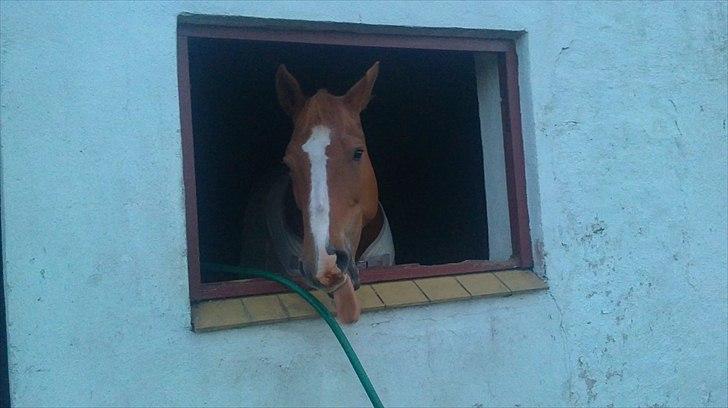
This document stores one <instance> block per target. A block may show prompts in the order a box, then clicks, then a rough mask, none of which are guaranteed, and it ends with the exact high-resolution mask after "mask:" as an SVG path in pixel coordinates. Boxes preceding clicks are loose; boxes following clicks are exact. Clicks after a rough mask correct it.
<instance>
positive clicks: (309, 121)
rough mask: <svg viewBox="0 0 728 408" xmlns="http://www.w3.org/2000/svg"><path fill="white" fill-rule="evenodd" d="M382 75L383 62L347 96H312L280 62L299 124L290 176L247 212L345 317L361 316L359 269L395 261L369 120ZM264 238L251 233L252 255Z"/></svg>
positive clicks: (279, 79) (289, 110)
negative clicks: (365, 120) (365, 121)
mask: <svg viewBox="0 0 728 408" xmlns="http://www.w3.org/2000/svg"><path fill="white" fill-rule="evenodd" d="M378 73H379V62H376V63H375V64H374V65H372V67H371V68H369V69H368V70H367V71H366V73H365V75H364V76H363V77H362V78H361V79H360V80H359V81H358V82H357V83H356V84H354V85H353V86H352V87H351V88H350V89H349V90H348V91H347V92H346V93H345V94H344V95H341V96H336V95H332V94H331V93H329V92H328V91H327V90H326V89H319V90H318V91H317V92H316V93H315V94H314V95H313V96H311V97H306V96H305V95H304V94H303V92H302V90H301V87H300V85H299V83H298V81H297V80H296V78H294V76H293V75H291V73H290V72H289V71H288V70H287V68H286V67H285V65H280V66H279V67H278V69H277V71H276V75H275V88H276V94H277V97H278V102H279V104H280V106H281V108H282V109H283V110H284V111H285V113H286V114H287V115H288V116H289V117H290V119H291V120H292V123H293V133H292V135H291V138H290V141H289V142H288V144H287V146H286V149H285V154H284V157H283V159H282V162H283V164H284V165H285V167H286V168H287V174H283V175H281V176H280V177H277V178H276V179H275V180H274V181H273V182H272V183H270V184H269V185H268V186H267V189H266V190H267V192H266V195H265V198H264V199H260V198H257V199H254V200H252V201H253V205H254V206H255V205H257V206H258V210H257V211H254V210H250V209H249V210H248V211H246V215H245V217H244V219H246V220H247V223H248V224H251V223H255V222H258V223H261V224H262V223H264V224H265V228H264V229H265V231H266V233H267V236H268V238H269V240H270V242H271V243H272V245H271V246H272V247H273V250H274V251H273V252H274V253H275V256H276V258H277V260H278V265H277V266H279V267H281V268H282V270H283V271H285V272H287V273H288V274H293V275H298V276H300V277H302V278H303V280H304V281H305V282H306V283H307V284H309V285H310V286H312V287H315V288H319V289H323V290H324V291H326V292H327V293H328V294H329V296H331V297H333V299H334V304H335V307H336V314H337V317H338V318H339V320H340V321H342V322H344V323H353V322H355V321H357V320H358V318H359V315H360V313H361V306H360V304H359V301H358V298H357V297H356V294H355V293H354V291H355V290H356V289H358V288H359V285H360V277H359V267H360V266H390V265H393V264H394V262H395V260H394V245H393V240H392V233H391V229H390V228H389V221H388V220H387V217H386V214H385V213H384V209H383V207H382V205H381V203H380V202H379V189H378V187H377V179H376V176H375V173H374V168H373V166H372V163H371V160H370V156H369V151H368V150H367V146H366V138H365V135H364V131H363V129H362V124H361V112H362V111H363V110H364V109H365V108H366V106H367V105H368V103H369V101H370V99H371V94H372V89H373V87H374V83H375V81H376V78H377V75H378ZM261 211H262V212H264V213H265V216H264V217H263V218H264V221H261V217H259V216H258V215H259V213H260V212H261ZM256 212H257V213H258V214H254V213H256ZM244 235H245V234H244ZM248 236H249V237H250V236H251V235H250V234H248ZM259 242H261V240H260V239H259V237H255V238H249V239H247V241H246V240H244V242H243V245H244V247H245V246H246V245H247V246H248V248H247V252H248V253H250V252H251V249H250V246H251V245H255V244H256V243H259ZM244 250H245V248H244ZM261 252H265V251H261ZM265 256H266V255H263V257H265ZM266 267H268V268H271V265H270V263H266Z"/></svg>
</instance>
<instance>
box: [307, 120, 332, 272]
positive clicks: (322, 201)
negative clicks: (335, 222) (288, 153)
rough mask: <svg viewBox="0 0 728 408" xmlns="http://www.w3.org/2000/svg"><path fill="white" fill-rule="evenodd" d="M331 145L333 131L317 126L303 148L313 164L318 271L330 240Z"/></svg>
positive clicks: (311, 213) (312, 217)
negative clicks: (327, 166) (328, 154)
mask: <svg viewBox="0 0 728 408" xmlns="http://www.w3.org/2000/svg"><path fill="white" fill-rule="evenodd" d="M329 143H331V129H329V128H327V127H325V126H316V127H314V128H313V129H312V131H311V136H309V138H308V141H306V143H304V144H303V146H301V147H302V148H303V151H304V152H306V153H307V154H308V160H309V162H310V163H311V194H309V201H308V212H309V216H310V219H309V225H310V226H311V233H312V234H313V242H314V245H315V247H316V263H317V270H319V271H320V270H322V268H323V265H322V264H323V262H324V260H325V259H326V258H325V257H326V255H327V253H326V242H327V241H328V240H329V183H328V177H327V174H326V161H327V160H328V157H327V156H326V148H327V147H328V146H329Z"/></svg>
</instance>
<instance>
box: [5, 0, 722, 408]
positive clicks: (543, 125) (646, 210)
mask: <svg viewBox="0 0 728 408" xmlns="http://www.w3.org/2000/svg"><path fill="white" fill-rule="evenodd" d="M727 7H728V6H727V5H726V3H697V2H690V3H687V2H686V3H648V4H636V3H610V4H603V3H600V4H595V3H586V2H584V3H563V4H562V3H533V2H527V3H513V2H504V3H491V2H488V3H429V4H426V5H422V4H416V3H414V2H413V3H396V4H390V3H386V4H379V5H377V4H373V3H369V2H367V3H326V4H321V3H316V2H310V3H306V2H299V3H284V2H272V3H263V2H256V3H227V2H210V3H173V2H170V3H162V4H155V3H133V4H132V3H108V4H99V3H67V2H52V3H35V2H34V3H22V2H2V3H0V12H1V15H2V17H1V19H0V24H1V31H0V44H1V45H2V48H1V51H0V57H1V59H2V63H1V65H0V68H1V74H2V77H1V79H0V86H1V87H2V93H1V96H2V101H1V105H2V114H1V115H0V119H1V123H2V128H1V131H2V156H1V160H2V199H3V202H2V227H3V231H2V232H3V234H2V235H3V238H4V240H3V260H4V262H5V264H4V267H5V268H6V269H5V271H6V275H5V282H4V285H5V291H6V295H7V299H6V302H7V312H8V335H9V338H8V342H9V352H10V379H11V394H12V398H13V401H14V403H15V404H16V405H17V406H43V405H86V406H99V405H116V406H118V405H209V406H221V405H276V406H278V405H339V404H343V405H366V400H365V397H364V394H363V392H362V391H361V389H360V386H359V384H358V383H357V381H356V379H355V377H354V375H353V373H352V372H351V370H350V367H349V366H348V364H347V362H346V360H345V357H344V356H343V354H342V352H341V351H340V350H339V349H338V348H337V347H336V346H335V343H334V341H333V338H332V336H331V334H330V333H328V332H327V329H326V328H325V327H324V325H323V324H321V323H320V322H317V321H313V322H312V321H306V322H294V323H285V324H278V325H271V326H265V327H257V328H248V329H241V330H233V331H226V332H218V333H211V334H204V335H198V334H194V333H192V332H190V330H189V320H190V314H189V313H190V312H189V303H188V300H187V299H188V293H187V276H186V256H185V243H184V216H183V195H182V179H181V157H180V135H179V113H178V100H177V79H176V59H175V54H176V49H175V25H176V15H177V14H178V13H179V12H182V11H186V12H198V13H212V14H232V15H246V16H259V17H275V18H295V19H310V20H325V21H346V22H364V23H372V24H397V25H413V26H414V25H417V26H442V27H470V28H488V29H506V30H525V31H526V34H525V35H524V36H523V37H522V38H521V39H520V41H519V52H520V56H521V69H522V70H521V91H522V100H523V124H524V137H525V139H526V140H525V142H526V148H527V160H528V183H529V201H530V206H531V215H532V230H533V236H534V240H535V245H534V247H535V251H536V253H535V256H536V259H537V263H538V271H539V273H542V274H545V276H547V277H548V279H549V283H550V285H551V289H550V290H549V291H548V292H544V293H538V294H531V295H523V296H516V297H511V298H507V299H491V300H477V301H467V302H460V303H452V304H446V305H439V306H429V307H421V308H411V309H406V310H397V311H385V312H379V313H371V314H367V315H365V316H363V318H362V320H361V322H360V323H358V324H357V325H355V326H351V327H348V328H346V331H347V333H348V334H349V336H350V339H351V341H352V343H353V344H354V346H355V348H356V349H357V350H358V352H359V355H360V357H361V358H362V360H363V361H364V362H365V364H366V367H367V369H368V371H369V373H370V375H371V377H372V379H373V381H374V383H375V385H376V386H377V388H378V390H379V392H380V394H381V396H382V398H383V400H384V401H385V403H387V404H389V405H408V406H425V405H429V406H442V405H459V406H481V405H483V406H492V405H495V406H512V405H517V404H519V405H524V406H525V405H559V406H564V405H578V406H586V405H608V404H614V405H615V406H621V405H656V406H663V405H670V406H701V405H706V406H726V405H727V404H728V397H727V396H726V386H727V385H728V380H727V378H726V376H727V374H726V366H727V365H728V361H727V360H728V358H727V356H726V354H727V348H728V338H727V337H726V327H727V325H728V321H727V320H728V317H727V316H728V306H727V302H728V299H727V298H726V296H727V295H726V285H727V282H726V269H727V267H728V265H727V254H726V248H727V246H728V242H727V241H726V237H727V236H728V226H727V223H728V219H727V216H726V213H727V212H728V208H726V202H727V201H728V200H727V195H728V192H727V191H726V189H727V187H726V186H727V185H728V180H727V176H726V174H727V172H726V167H727V166H728V163H727V157H728V153H727V152H726V149H727V148H728V147H727V142H726V140H727V131H726V115H727V113H728V107H727V106H726V104H727V102H726V95H727V92H728V89H726V86H727V85H726V83H727V81H728V78H727V76H726V57H727V51H726V44H727V41H728V34H727V33H726V21H727V19H728V10H727Z"/></svg>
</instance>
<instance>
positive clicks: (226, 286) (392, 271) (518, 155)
mask: <svg viewBox="0 0 728 408" xmlns="http://www.w3.org/2000/svg"><path fill="white" fill-rule="evenodd" d="M184 17H187V18H184ZM194 17H198V18H197V19H196V18H194ZM487 33H489V32H486V31H482V30H457V29H432V30H422V29H405V28H402V29H399V28H396V27H395V28H393V29H389V30H388V29H387V28H386V27H382V26H368V25H353V24H342V23H314V22H296V21H289V22H285V21H281V20H268V21H267V22H266V20H262V19H248V18H240V19H238V20H234V21H232V24H231V18H230V17H218V18H215V17H214V16H180V20H179V23H178V26H177V72H178V88H179V103H180V121H181V138H182V163H183V180H184V191H185V217H186V238H187V264H188V275H189V276H188V277H189V292H190V299H191V300H192V301H193V302H196V301H202V300H211V299H220V298H227V297H241V296H251V295H261V294H269V293H279V292H284V291H285V289H284V288H283V287H282V286H280V285H278V284H276V283H274V282H269V281H266V280H262V279H250V280H245V281H227V282H211V283H203V282H202V274H201V270H200V252H199V233H198V220H197V191H196V180H195V163H194V158H195V156H194V138H193V132H192V106H191V104H192V102H191V94H190V77H189V59H188V57H189V54H188V39H189V38H190V37H203V38H216V39H236V40H252V41H268V42H288V43H304V44H324V45H344V46H368V47H382V48H414V49H425V50H456V51H471V52H489V53H495V54H496V55H497V58H498V77H499V82H500V96H501V116H502V125H503V147H504V152H505V164H506V169H505V170H506V186H507V195H508V213H509V219H510V230H511V247H512V250H513V254H512V256H511V258H510V259H509V260H507V261H489V260H466V261H462V262H457V263H449V264H440V265H420V264H405V265H395V266H391V267H377V268H367V269H365V270H364V271H363V273H362V274H361V275H360V276H361V283H362V284H367V283H375V282H385V281H394V280H403V279H419V278H426V277H435V276H448V275H460V274H466V273H477V272H490V271H501V270H507V269H515V268H520V269H530V268H532V267H533V258H532V253H531V237H530V231H529V217H528V206H527V201H526V175H525V161H524V153H523V138H522V132H521V108H520V99H519V88H518V56H517V53H516V43H515V40H513V39H500V38H499V39H493V38H487V37H485V34H487Z"/></svg>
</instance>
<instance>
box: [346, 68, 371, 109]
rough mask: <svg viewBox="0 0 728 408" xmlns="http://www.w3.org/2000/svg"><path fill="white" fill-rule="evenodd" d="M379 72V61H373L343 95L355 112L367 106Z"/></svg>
mask: <svg viewBox="0 0 728 408" xmlns="http://www.w3.org/2000/svg"><path fill="white" fill-rule="evenodd" d="M378 74H379V61H377V62H375V63H374V65H372V67H371V68H369V70H368V71H367V73H366V74H364V78H362V79H360V80H359V82H357V83H356V84H354V86H352V87H351V89H349V91H348V92H347V93H346V95H344V101H345V102H346V104H347V105H348V106H349V107H351V109H352V110H354V111H356V112H361V111H363V110H364V108H366V107H367V104H368V103H369V99H371V97H372V88H373V87H374V81H376V80H377V75H378Z"/></svg>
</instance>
